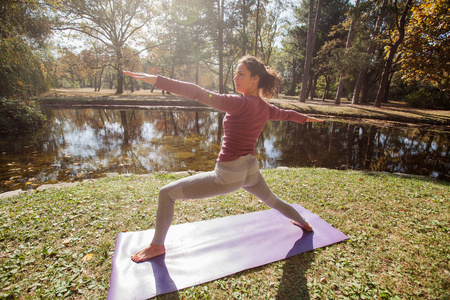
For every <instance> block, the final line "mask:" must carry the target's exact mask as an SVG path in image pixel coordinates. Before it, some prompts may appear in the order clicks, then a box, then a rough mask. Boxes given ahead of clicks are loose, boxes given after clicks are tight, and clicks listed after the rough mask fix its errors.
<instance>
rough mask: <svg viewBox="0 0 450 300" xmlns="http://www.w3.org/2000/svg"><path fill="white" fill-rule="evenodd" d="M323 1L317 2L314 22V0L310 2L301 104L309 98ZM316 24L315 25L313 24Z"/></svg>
mask: <svg viewBox="0 0 450 300" xmlns="http://www.w3.org/2000/svg"><path fill="white" fill-rule="evenodd" d="M320 6H321V0H318V1H317V11H316V19H315V21H314V20H313V13H314V0H310V2H309V19H308V37H307V42H306V57H305V69H304V71H303V77H302V89H301V91H300V99H299V100H300V102H305V101H306V97H307V90H308V86H307V85H308V82H309V73H310V70H311V61H312V57H313V51H314V44H315V42H316V36H317V30H318V27H319V18H320ZM313 22H314V24H313Z"/></svg>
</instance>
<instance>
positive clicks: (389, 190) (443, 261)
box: [0, 168, 450, 299]
mask: <svg viewBox="0 0 450 300" xmlns="http://www.w3.org/2000/svg"><path fill="white" fill-rule="evenodd" d="M263 175H264V176H265V177H266V180H267V182H268V183H269V185H270V186H271V187H272V188H273V190H274V191H275V193H276V194H278V195H279V196H280V197H282V198H284V199H286V200H288V201H291V202H295V203H299V204H301V205H303V206H304V207H305V208H307V209H309V210H310V211H312V212H313V213H316V214H318V215H319V216H321V217H322V218H323V219H324V220H326V221H327V222H329V223H330V224H331V225H333V226H334V227H336V228H337V229H339V230H341V231H342V232H344V233H345V234H347V235H348V236H349V237H350V240H348V241H345V242H342V243H339V244H335V245H331V246H329V247H326V248H322V249H318V250H315V251H311V252H307V253H304V254H301V255H297V256H295V257H292V258H289V259H286V260H283V261H280V262H276V263H272V264H269V265H266V266H262V267H259V268H255V269H252V270H248V271H244V272H241V273H238V274H235V275H232V276H229V277H226V278H223V279H220V280H216V281H213V282H210V283H206V284H203V285H200V286H197V287H193V288H189V289H186V290H182V291H180V292H178V293H172V294H169V295H164V296H161V297H159V298H160V299H335V298H336V299H448V298H449V297H450V293H449V291H450V273H449V264H448V261H449V256H450V252H449V247H448V245H449V229H450V226H449V201H448V199H449V198H450V185H449V184H448V183H441V182H434V181H431V180H428V179H424V178H418V177H404V176H397V175H393V174H382V173H363V172H357V171H336V170H327V169H314V168H298V169H273V170H265V171H263ZM180 176H184V175H180V174H177V175H173V174H166V175H164V174H153V175H146V176H134V175H133V176H117V177H107V178H102V179H98V180H94V181H86V182H83V183H80V184H78V185H77V186H75V187H70V188H64V189H47V190H44V191H32V192H29V193H25V194H22V195H19V196H16V197H13V198H4V199H0V224H2V225H1V226H0V242H1V243H0V298H11V299H13V298H19V299H36V298H45V299H55V298H69V299H71V298H72V299H102V298H103V299H104V298H105V296H106V294H107V290H108V287H109V277H110V274H111V258H112V255H113V253H114V247H115V237H116V236H117V234H118V233H119V232H121V231H125V230H127V231H134V230H144V229H148V228H153V227H154V219H155V213H156V207H157V201H156V200H157V194H158V191H159V188H160V187H161V186H162V185H164V184H166V183H168V182H170V181H172V180H174V179H176V178H179V177H180ZM264 209H267V207H266V206H264V205H263V204H261V203H260V202H259V201H258V200H257V199H255V198H253V197H252V196H250V195H249V194H247V193H245V192H244V191H242V190H239V191H237V192H235V193H232V194H229V195H226V196H220V197H214V198H210V199H205V200H196V201H179V202H177V204H176V213H175V219H174V222H173V223H174V224H178V223H184V222H195V221H200V220H205V219H212V218H219V217H224V216H228V215H235V214H243V213H248V212H253V211H258V210H264Z"/></svg>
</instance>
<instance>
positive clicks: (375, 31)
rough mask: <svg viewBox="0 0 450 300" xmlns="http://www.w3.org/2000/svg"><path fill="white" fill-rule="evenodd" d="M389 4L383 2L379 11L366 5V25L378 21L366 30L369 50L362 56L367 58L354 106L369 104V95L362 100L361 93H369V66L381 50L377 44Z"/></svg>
mask: <svg viewBox="0 0 450 300" xmlns="http://www.w3.org/2000/svg"><path fill="white" fill-rule="evenodd" d="M387 3H388V0H383V2H382V4H381V5H380V7H379V8H378V9H374V8H372V7H371V6H367V3H365V5H366V6H367V7H366V8H365V9H366V12H365V14H364V19H363V20H364V23H366V24H371V23H372V22H371V20H374V19H375V20H376V21H375V22H374V26H372V27H370V28H368V29H367V30H366V32H368V37H367V38H366V41H367V44H368V46H367V49H366V51H365V53H364V54H363V53H362V55H366V56H367V58H366V59H364V62H363V63H362V64H361V65H360V69H359V73H358V77H357V79H356V83H355V88H354V91H353V99H352V103H353V104H359V103H360V102H364V103H365V102H368V101H367V98H366V95H367V93H362V94H363V96H362V97H361V98H360V94H361V92H366V91H367V89H368V88H367V85H368V80H367V79H368V78H367V74H368V69H369V65H370V64H371V63H372V64H373V63H374V54H375V52H376V50H377V48H379V43H378V42H377V41H378V39H379V36H380V35H381V32H382V27H383V26H382V25H383V20H384V19H385V18H386V15H385V14H386V10H387ZM370 4H373V5H376V3H370ZM362 9H364V8H362ZM371 11H375V12H376V14H375V15H373V14H372V13H370V12H371Z"/></svg>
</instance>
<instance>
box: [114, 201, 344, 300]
mask: <svg viewBox="0 0 450 300" xmlns="http://www.w3.org/2000/svg"><path fill="white" fill-rule="evenodd" d="M293 206H294V207H295V208H296V209H297V210H298V211H299V212H300V213H301V214H302V215H303V216H305V218H306V219H307V220H308V221H310V223H311V224H312V225H313V227H314V228H317V231H318V234H316V232H315V231H314V232H312V233H308V232H303V234H302V235H301V237H300V238H299V239H298V240H297V241H296V242H295V244H294V247H292V249H291V251H289V253H287V255H285V256H284V255H283V256H284V257H282V256H277V257H275V258H270V259H266V260H264V262H260V261H259V262H255V261H252V263H253V264H250V265H247V266H245V267H243V268H241V269H239V270H238V271H233V272H231V273H226V274H215V275H214V276H210V277H209V278H208V279H202V280H199V281H198V282H191V283H190V284H187V285H183V286H182V287H177V286H176V285H175V284H174V285H175V288H176V289H174V290H169V291H166V290H164V291H163V292H159V293H158V292H156V293H155V294H152V295H149V296H150V297H146V296H144V295H141V296H144V297H137V298H136V297H133V298H132V299H148V298H152V297H155V296H157V295H161V294H165V293H167V292H173V291H176V290H182V289H186V288H189V287H192V286H196V285H198V284H203V283H207V282H211V281H214V280H218V279H220V278H224V277H227V276H229V275H232V274H236V273H239V272H242V271H246V270H250V269H253V268H256V267H259V266H264V265H268V264H271V263H273V262H276V261H280V260H283V259H285V258H288V257H291V256H294V255H297V254H300V253H303V252H307V251H311V250H314V249H317V248H321V247H326V246H329V245H331V244H334V243H337V242H341V241H343V240H346V239H348V237H347V236H346V235H345V234H343V233H342V232H340V231H338V230H336V229H335V228H333V227H332V226H331V225H330V224H328V223H327V222H325V221H324V220H323V219H321V218H320V217H319V216H317V215H315V214H313V213H311V212H309V211H308V210H306V209H304V208H303V207H301V206H300V205H298V204H294V205H293ZM271 211H273V210H265V211H258V212H254V213H249V214H246V215H247V216H245V215H233V216H227V217H224V218H218V219H211V220H205V221H199V222H194V223H184V224H200V223H207V222H210V221H213V220H215V222H218V221H219V220H220V221H223V223H224V224H226V223H227V221H228V220H229V219H228V218H235V220H236V218H241V219H242V218H243V217H245V218H248V217H253V218H255V217H257V216H259V215H256V214H258V213H259V214H261V213H263V214H264V216H266V214H268V213H270V214H274V213H278V212H271ZM261 216H262V215H261ZM270 216H271V217H272V215H270ZM178 225H183V224H178ZM174 226H177V225H174ZM184 228H185V227H184ZM324 228H325V230H326V229H328V228H331V229H333V234H335V235H334V236H333V237H332V238H331V239H330V237H329V236H325V237H324V236H321V232H320V231H321V230H324ZM152 230H153V229H150V230H147V231H152ZM300 232H301V231H300ZM133 233H138V232H121V233H119V234H118V235H117V240H116V251H115V252H114V255H113V258H112V265H113V268H112V272H111V279H110V288H109V292H108V297H107V299H109V300H112V299H116V298H115V294H116V293H119V292H120V291H118V290H117V288H119V286H120V285H119V284H118V280H120V275H121V274H118V273H117V272H119V271H118V270H117V268H114V266H116V264H118V263H119V262H118V261H119V256H121V255H123V253H121V251H122V250H123V249H122V248H123V247H122V248H121V247H120V245H121V243H122V239H123V237H124V236H125V235H127V234H133ZM269 235H270V234H269ZM322 235H323V234H322ZM314 239H316V240H317V241H318V242H319V244H317V245H314V241H315V240H314ZM309 243H310V244H309ZM297 244H298V245H297ZM305 247H306V248H305ZM122 259H123V258H122ZM130 260H131V259H130ZM119 289H120V288H119ZM130 299H131V298H130Z"/></svg>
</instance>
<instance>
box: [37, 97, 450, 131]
mask: <svg viewBox="0 0 450 300" xmlns="http://www.w3.org/2000/svg"><path fill="white" fill-rule="evenodd" d="M41 99H42V101H43V102H44V103H47V104H48V105H67V106H70V105H76V106H80V105H86V106H92V105H99V106H108V105H109V106H113V105H116V104H117V103H120V105H122V106H124V105H127V102H128V104H129V105H131V106H133V105H135V106H143V105H175V106H176V105H189V106H192V102H190V101H189V100H188V102H186V99H184V98H182V97H178V96H175V95H162V94H161V91H159V90H158V91H157V90H155V91H154V92H153V93H151V92H150V91H149V90H141V91H136V92H133V93H131V92H129V91H125V92H124V93H123V94H121V95H116V94H114V90H102V91H100V92H94V91H93V90H92V89H57V90H53V91H51V92H48V93H46V94H44V95H41ZM271 102H272V103H274V104H275V105H277V106H280V107H282V108H287V109H294V110H297V111H300V112H302V113H305V114H313V115H320V116H325V117H338V118H358V119H371V120H379V121H393V122H402V123H411V124H420V125H425V124H428V125H445V126H446V125H450V111H446V110H427V109H413V108H409V107H407V106H406V104H405V103H402V102H392V101H391V102H389V103H385V104H383V105H382V107H374V106H373V105H372V104H367V105H353V104H351V102H349V101H346V100H344V99H343V100H342V101H341V104H340V105H335V104H334V100H330V99H327V100H325V101H323V100H321V99H320V100H319V99H314V100H307V101H306V102H305V103H301V102H299V101H298V97H290V96H283V95H280V96H279V97H278V98H277V99H273V100H272V101H271ZM186 103H188V104H186ZM194 103H196V102H194Z"/></svg>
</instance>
